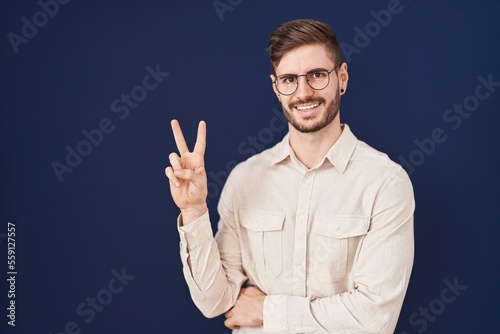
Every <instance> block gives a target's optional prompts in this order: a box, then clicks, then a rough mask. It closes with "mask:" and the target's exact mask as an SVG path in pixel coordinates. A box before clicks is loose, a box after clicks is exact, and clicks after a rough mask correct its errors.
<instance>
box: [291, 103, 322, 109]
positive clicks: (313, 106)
mask: <svg viewBox="0 0 500 334" xmlns="http://www.w3.org/2000/svg"><path fill="white" fill-rule="evenodd" d="M317 106H319V103H315V104H310V105H305V106H297V107H296V108H297V109H298V110H300V111H304V110H311V109H314V108H316V107H317Z"/></svg>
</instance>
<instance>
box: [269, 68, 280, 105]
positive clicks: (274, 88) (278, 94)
mask: <svg viewBox="0 0 500 334" xmlns="http://www.w3.org/2000/svg"><path fill="white" fill-rule="evenodd" d="M269 77H270V78H271V82H272V83H271V85H272V86H273V90H274V93H275V94H276V97H277V98H278V100H279V101H280V102H281V98H280V92H278V90H277V89H276V85H275V84H274V80H276V77H275V76H274V74H270V75H269Z"/></svg>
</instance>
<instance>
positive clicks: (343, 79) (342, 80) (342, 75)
mask: <svg viewBox="0 0 500 334" xmlns="http://www.w3.org/2000/svg"><path fill="white" fill-rule="evenodd" d="M348 82H349V73H348V72H347V63H346V62H343V63H342V65H340V67H339V86H340V87H339V90H340V89H343V90H344V93H345V91H346V90H347V84H348ZM344 93H342V94H344Z"/></svg>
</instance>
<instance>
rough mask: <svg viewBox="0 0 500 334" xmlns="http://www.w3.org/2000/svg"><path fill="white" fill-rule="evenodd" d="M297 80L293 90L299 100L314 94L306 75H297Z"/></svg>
mask: <svg viewBox="0 0 500 334" xmlns="http://www.w3.org/2000/svg"><path fill="white" fill-rule="evenodd" d="M297 80H298V81H297V83H298V87H297V90H296V91H295V96H296V97H297V98H299V99H301V100H304V99H306V98H308V97H311V96H312V95H313V94H314V89H312V88H311V86H309V83H308V82H307V78H306V76H305V75H304V76H299V77H298V78H297Z"/></svg>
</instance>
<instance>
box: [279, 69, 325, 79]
mask: <svg viewBox="0 0 500 334" xmlns="http://www.w3.org/2000/svg"><path fill="white" fill-rule="evenodd" d="M316 71H328V70H327V69H326V68H323V67H316V68H313V69H312V70H309V71H307V72H306V73H305V74H309V73H311V72H316ZM289 75H292V76H296V75H300V74H292V73H284V74H280V75H276V77H278V78H281V77H284V76H289Z"/></svg>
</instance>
